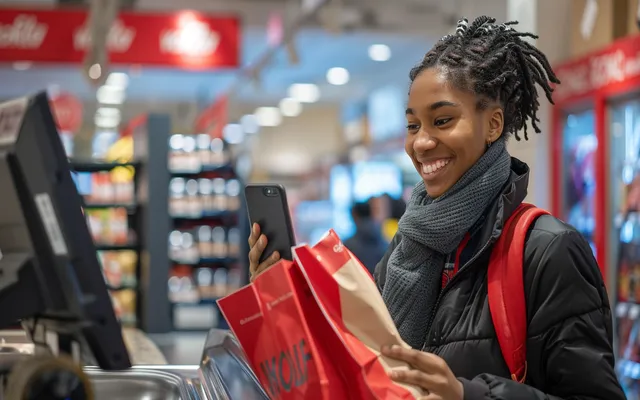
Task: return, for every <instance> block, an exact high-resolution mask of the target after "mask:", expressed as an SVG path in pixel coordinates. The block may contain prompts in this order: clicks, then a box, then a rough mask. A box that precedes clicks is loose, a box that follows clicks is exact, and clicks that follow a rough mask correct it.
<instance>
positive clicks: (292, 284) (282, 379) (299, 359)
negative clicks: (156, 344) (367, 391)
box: [218, 261, 352, 400]
mask: <svg viewBox="0 0 640 400" xmlns="http://www.w3.org/2000/svg"><path fill="white" fill-rule="evenodd" d="M296 271H297V269H296V266H295V264H294V263H292V262H289V261H280V262H279V263H277V264H276V265H274V266H273V267H271V268H269V270H267V271H265V272H264V273H262V274H260V275H259V276H258V277H257V279H256V280H255V281H254V282H253V283H252V284H250V285H248V286H245V287H244V288H242V289H240V290H238V291H236V292H235V293H233V294H231V295H229V296H227V297H225V298H223V299H220V300H218V304H219V306H220V310H221V311H222V314H223V315H224V318H225V319H226V320H227V322H228V323H229V326H230V328H231V330H232V331H233V333H234V334H235V336H236V338H237V339H238V341H239V342H240V344H241V345H242V349H243V350H244V352H245V354H246V356H247V359H248V360H249V363H250V365H251V367H252V369H253V371H254V372H255V374H256V376H257V377H258V379H259V381H260V383H261V384H262V386H263V388H264V389H265V390H266V391H267V393H268V394H269V396H270V397H271V398H272V399H281V400H293V399H295V400H302V399H309V400H329V399H330V400H347V399H349V398H352V397H349V396H347V395H345V393H344V390H345V389H344V387H345V385H344V384H343V381H342V378H341V376H340V375H339V373H338V371H337V369H336V367H335V366H334V364H333V363H332V362H331V357H330V353H328V351H330V349H327V348H326V346H325V347H322V346H319V345H318V342H319V340H317V338H316V337H315V336H314V335H313V334H312V330H311V329H310V327H309V324H308V323H307V320H308V318H306V314H307V313H310V315H314V313H313V310H314V307H315V310H316V313H315V315H316V316H317V315H319V314H320V311H319V309H318V306H317V304H316V303H315V301H314V300H313V297H312V295H311V293H310V292H309V290H308V287H306V283H305V281H304V280H303V279H302V278H301V275H300V273H299V272H298V273H297V275H296V274H295V272H296ZM305 290H306V292H308V294H305ZM311 322H312V323H311V325H312V326H313V325H314V324H315V325H317V324H318V323H322V320H321V319H317V318H316V319H315V320H312V321H311ZM325 323H326V322H325Z"/></svg>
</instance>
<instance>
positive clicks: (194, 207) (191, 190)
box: [185, 179, 202, 217]
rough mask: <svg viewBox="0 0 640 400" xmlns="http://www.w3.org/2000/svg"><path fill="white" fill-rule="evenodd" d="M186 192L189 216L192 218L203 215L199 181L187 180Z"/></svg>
mask: <svg viewBox="0 0 640 400" xmlns="http://www.w3.org/2000/svg"><path fill="white" fill-rule="evenodd" d="M185 192H186V195H187V215H188V216H191V217H198V216H200V215H202V201H201V200H200V196H198V181H197V180H195V179H189V180H187V182H186V184H185Z"/></svg>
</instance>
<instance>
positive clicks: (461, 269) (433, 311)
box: [422, 237, 495, 351]
mask: <svg viewBox="0 0 640 400" xmlns="http://www.w3.org/2000/svg"><path fill="white" fill-rule="evenodd" d="M494 242H495V238H493V237H492V238H491V239H489V241H488V242H487V243H485V245H484V246H482V248H481V249H480V251H478V252H477V253H476V254H474V256H473V257H471V259H470V260H469V261H467V262H466V263H465V264H464V265H463V266H462V268H460V270H459V271H458V273H457V274H455V275H454V276H453V277H452V278H451V280H450V281H449V283H448V284H447V286H445V287H444V288H443V289H442V290H441V291H440V295H439V296H438V298H437V300H436V304H435V306H434V307H433V310H432V311H431V315H430V316H429V325H427V326H428V327H429V331H428V332H427V335H426V336H425V341H424V344H423V345H422V351H425V349H426V348H427V346H428V345H429V339H431V332H432V329H433V320H434V319H435V317H436V313H437V312H438V307H439V306H440V301H441V300H442V298H443V297H444V295H445V294H446V293H447V290H448V289H449V288H450V287H451V286H452V285H453V283H454V282H455V281H456V279H457V278H458V277H459V276H460V274H461V273H462V272H463V271H465V270H466V269H467V267H468V266H469V265H471V263H473V262H474V261H475V260H477V259H478V257H480V256H481V255H482V253H484V252H485V251H486V250H487V248H489V246H491V245H492V244H493V243H494Z"/></svg>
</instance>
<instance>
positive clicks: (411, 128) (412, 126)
mask: <svg viewBox="0 0 640 400" xmlns="http://www.w3.org/2000/svg"><path fill="white" fill-rule="evenodd" d="M418 129H420V125H418V124H407V130H408V131H417V130H418Z"/></svg>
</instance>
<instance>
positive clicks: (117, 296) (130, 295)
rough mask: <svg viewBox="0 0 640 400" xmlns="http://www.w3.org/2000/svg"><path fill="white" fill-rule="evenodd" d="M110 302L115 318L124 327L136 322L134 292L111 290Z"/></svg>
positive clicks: (130, 290) (135, 297) (135, 298)
mask: <svg viewBox="0 0 640 400" xmlns="http://www.w3.org/2000/svg"><path fill="white" fill-rule="evenodd" d="M110 293H111V302H112V303H113V309H114V310H115V313H116V317H118V319H119V320H120V321H121V322H122V324H125V325H131V324H135V322H136V301H137V295H136V292H135V290H132V289H122V290H112V291H110Z"/></svg>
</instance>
